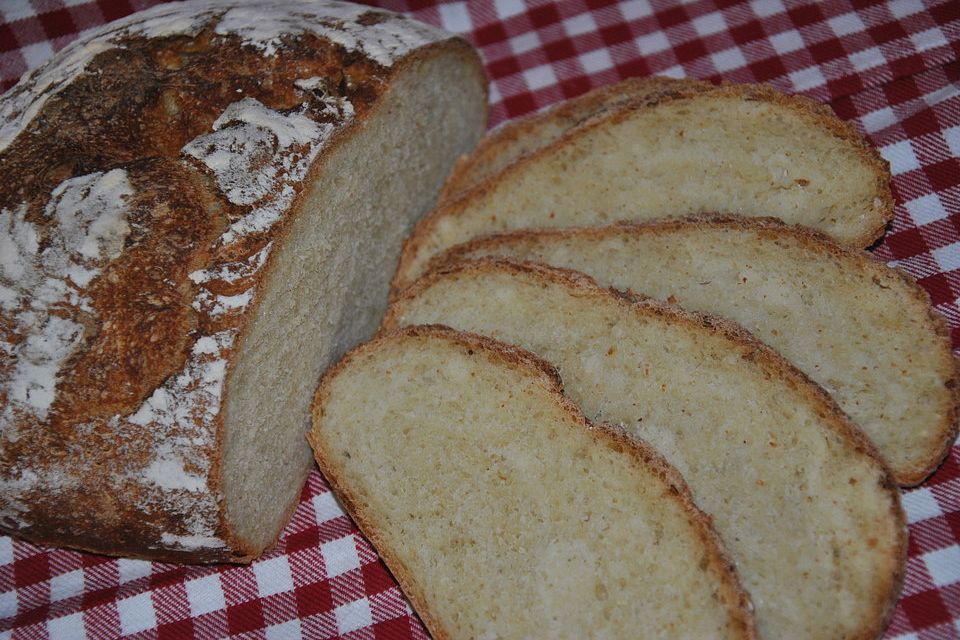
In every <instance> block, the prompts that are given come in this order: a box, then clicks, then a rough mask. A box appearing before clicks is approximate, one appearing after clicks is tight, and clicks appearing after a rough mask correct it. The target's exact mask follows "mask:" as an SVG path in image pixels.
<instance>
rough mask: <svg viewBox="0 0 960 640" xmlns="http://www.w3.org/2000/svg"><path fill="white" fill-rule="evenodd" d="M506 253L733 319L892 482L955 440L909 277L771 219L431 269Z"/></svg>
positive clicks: (951, 390) (489, 244) (941, 370)
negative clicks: (867, 444)
mask: <svg viewBox="0 0 960 640" xmlns="http://www.w3.org/2000/svg"><path fill="white" fill-rule="evenodd" d="M484 256H503V257H508V258H511V259H516V260H525V261H532V262H540V263H544V264H548V265H551V266H555V267H561V268H566V269H573V270H576V271H580V272H582V273H585V274H587V275H588V276H590V277H592V278H594V279H596V280H597V281H598V282H599V283H600V284H601V285H603V286H610V287H614V288H617V289H620V290H630V291H634V292H636V293H639V294H643V295H648V296H653V297H655V298H658V299H660V300H668V301H670V302H672V303H675V304H677V305H679V306H681V307H683V308H684V309H688V310H690V311H701V312H704V313H710V314H714V315H718V316H722V317H725V318H729V319H731V320H733V321H735V322H736V323H738V324H740V325H741V326H743V327H744V328H746V329H747V330H748V331H750V332H751V333H753V334H754V335H755V336H756V337H757V338H759V339H761V340H762V341H764V342H765V343H767V344H768V345H770V346H771V347H773V348H774V349H776V350H777V351H779V352H780V353H781V354H782V355H783V356H785V357H786V358H787V359H788V360H789V361H790V362H791V363H793V364H794V365H796V366H797V367H798V368H799V369H800V370H801V371H803V372H804V373H805V374H806V375H808V376H809V377H810V378H811V379H813V380H814V381H815V382H817V383H818V384H820V385H821V386H822V387H823V388H824V389H826V390H827V391H828V392H829V393H830V395H831V396H833V398H834V400H836V401H837V404H839V405H840V408H841V409H843V410H844V411H846V413H847V414H848V415H850V416H851V417H852V418H853V420H854V421H855V422H856V423H857V424H858V425H859V426H860V427H861V428H862V429H863V431H864V432H865V433H866V435H867V436H869V437H870V439H871V440H872V441H873V443H874V444H875V445H876V446H877V448H878V449H879V451H880V453H881V454H882V455H883V457H884V459H885V460H886V461H887V464H888V465H889V466H890V468H891V471H892V472H893V474H894V477H895V478H896V480H897V481H898V482H899V483H900V484H902V485H913V484H918V483H920V482H922V481H923V480H924V478H926V477H927V476H928V475H929V474H930V473H932V472H933V470H934V469H936V467H937V465H938V464H939V463H940V462H941V461H942V460H943V458H944V456H945V455H946V454H947V452H948V451H949V450H950V445H951V444H952V443H953V441H954V439H955V438H956V419H957V417H956V404H957V398H956V386H957V375H956V367H955V365H954V361H953V355H952V353H951V348H950V337H949V334H948V331H947V325H946V322H945V321H944V319H943V318H942V317H941V316H940V315H938V314H936V313H935V312H934V311H933V309H932V308H931V306H930V297H929V296H928V295H927V294H926V292H925V291H924V290H923V289H921V288H920V287H919V286H918V285H917V283H916V282H915V281H913V280H912V279H911V278H910V277H909V276H906V275H905V274H903V273H901V272H900V271H897V270H895V269H891V268H889V267H887V266H886V265H884V264H883V263H882V262H880V261H879V260H877V259H876V258H874V257H873V256H872V255H870V254H869V253H867V252H866V251H861V250H856V249H847V248H844V247H842V246H840V245H838V244H836V243H835V242H832V241H831V240H829V239H828V238H826V237H825V236H823V235H821V234H817V233H815V232H812V231H810V230H808V229H804V228H801V227H795V226H787V225H784V224H782V223H780V222H778V221H776V220H770V219H746V218H732V217H729V218H718V217H713V218H688V219H683V220H675V221H663V222H651V223H647V224H621V225H611V226H608V227H603V228H584V229H570V230H549V231H517V232H512V233H508V234H502V235H498V236H490V237H488V238H481V239H477V240H475V241H472V242H469V243H466V244H464V245H460V246H458V247H455V248H453V249H451V250H450V251H449V252H447V253H445V254H441V255H440V256H438V259H437V261H436V263H435V264H440V263H441V262H445V261H461V260H470V259H475V258H479V257H484Z"/></svg>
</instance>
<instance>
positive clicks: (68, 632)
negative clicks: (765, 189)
mask: <svg viewBox="0 0 960 640" xmlns="http://www.w3.org/2000/svg"><path fill="white" fill-rule="evenodd" d="M47 634H48V635H49V636H50V640H75V639H76V638H83V637H85V636H86V633H85V632H84V630H83V614H82V613H79V612H77V613H73V614H70V615H69V616H64V617H62V618H55V619H53V620H48V621H47Z"/></svg>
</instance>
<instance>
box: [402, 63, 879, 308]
mask: <svg viewBox="0 0 960 640" xmlns="http://www.w3.org/2000/svg"><path fill="white" fill-rule="evenodd" d="M612 89H613V88H610V89H609V90H612ZM693 97H703V98H706V99H709V98H716V97H738V98H742V99H745V100H748V101H756V102H767V103H771V104H776V105H778V106H781V107H783V108H785V109H787V110H789V111H792V112H794V113H795V114H797V115H798V116H799V117H800V118H802V119H804V120H807V121H808V122H811V123H812V124H814V125H816V126H821V127H823V128H825V129H827V130H828V131H829V132H830V133H832V134H833V135H834V136H836V137H837V138H839V139H840V140H843V141H844V142H847V143H849V144H850V145H851V146H852V147H853V148H854V149H855V150H856V151H857V152H858V155H859V157H860V158H861V159H862V160H863V161H864V163H865V164H867V166H868V167H870V169H871V170H872V172H873V174H874V186H875V197H876V198H877V199H879V200H880V203H879V206H878V207H877V210H876V211H875V218H876V221H875V222H874V224H872V225H871V226H870V227H868V228H867V229H865V230H864V231H863V232H862V233H861V234H860V236H858V237H857V238H855V239H854V240H852V241H851V242H850V243H849V244H850V245H852V246H857V247H861V248H862V247H868V246H870V245H871V244H873V243H874V242H876V241H877V240H878V239H879V238H881V237H882V236H883V233H884V231H885V230H886V227H887V225H888V224H889V223H890V220H892V219H893V214H894V209H893V207H894V199H893V192H892V191H891V188H890V163H889V162H887V161H886V160H884V159H883V157H882V156H881V155H880V153H879V152H878V151H877V150H876V149H874V148H873V147H871V146H870V145H869V144H867V142H866V141H865V140H864V139H863V137H862V136H861V135H860V134H859V133H858V132H857V130H856V128H855V127H854V126H853V125H851V124H850V123H848V122H844V121H843V120H841V119H840V118H838V117H837V115H836V114H834V113H833V111H831V110H830V108H829V107H827V106H825V105H822V104H820V103H818V102H816V101H814V100H812V99H810V98H807V97H805V96H799V95H786V94H783V93H780V92H779V91H777V90H775V89H773V88H772V87H770V86H768V85H762V84H760V85H752V84H723V85H720V86H718V87H715V88H714V89H713V90H709V89H707V90H704V89H703V87H702V83H700V82H696V81H690V82H689V84H688V87H687V88H681V87H677V89H676V90H673V91H668V92H665V93H663V94H662V95H660V96H659V97H658V99H656V100H650V101H640V103H639V104H638V103H627V104H625V105H623V106H622V107H620V108H614V109H612V110H609V111H606V112H602V113H601V114H599V115H598V116H597V117H596V118H592V119H590V120H589V122H587V123H585V124H584V125H582V126H580V127H576V128H575V129H573V130H571V131H569V132H568V133H566V134H565V135H563V136H562V137H560V138H559V139H557V140H556V141H554V142H553V143H551V144H549V145H547V146H546V147H543V148H541V149H538V150H537V151H535V152H534V153H531V154H528V155H526V156H523V157H521V158H520V159H519V160H517V161H516V162H514V163H513V164H511V165H509V166H507V167H506V168H505V169H504V170H503V171H501V172H500V173H498V174H496V175H494V176H491V177H490V178H488V179H487V180H486V181H484V182H482V183H481V184H479V185H478V186H477V187H475V188H473V189H471V190H470V191H467V192H466V193H464V194H462V195H461V196H460V197H459V198H458V199H456V200H452V201H449V202H445V203H443V204H441V205H440V206H438V207H437V208H435V209H433V210H432V211H430V212H429V213H428V214H427V215H426V216H424V217H423V218H422V219H421V220H420V221H419V222H418V223H417V224H416V226H415V227H414V228H413V231H412V232H411V233H410V235H409V236H408V237H407V239H406V240H405V241H404V244H403V248H402V250H401V253H400V260H399V261H398V263H397V270H396V272H395V273H394V276H393V278H392V280H391V283H390V290H391V298H393V297H395V296H396V295H397V294H398V293H399V292H400V291H402V290H403V289H404V288H406V287H407V286H409V285H410V284H411V283H412V282H413V280H414V279H415V277H411V274H410V269H411V267H412V263H413V261H414V259H415V258H416V256H417V254H418V253H419V251H420V249H421V247H422V246H423V244H424V242H425V240H426V239H427V238H428V237H429V236H430V235H431V232H432V231H433V229H434V228H435V227H436V226H437V224H438V221H439V220H440V219H441V218H445V217H452V218H455V217H456V216H457V215H459V214H460V213H461V212H462V211H463V210H464V209H465V208H466V205H467V203H469V202H470V201H472V200H478V199H481V198H483V197H484V196H485V194H486V193H487V192H489V191H491V189H492V188H494V187H495V186H496V185H498V184H500V183H501V182H503V180H504V176H505V175H507V174H508V173H510V172H512V171H515V170H517V168H518V167H522V166H524V165H526V164H530V163H533V162H536V161H537V160H538V159H539V158H541V157H543V156H545V155H547V154H549V153H551V152H552V151H553V150H555V149H558V148H560V147H562V146H563V145H565V144H568V143H569V142H570V140H571V139H574V138H576V137H579V136H583V135H587V134H588V133H589V132H590V131H591V130H593V129H594V128H597V127H601V126H604V125H606V124H616V123H617V122H620V121H622V120H625V119H626V118H628V117H630V115H631V114H632V113H633V112H634V111H636V110H639V109H642V108H651V107H656V106H659V105H660V104H666V103H667V102H671V101H674V100H682V99H688V98H693ZM480 144H481V145H482V144H483V142H481V143H480ZM421 275H422V274H421Z"/></svg>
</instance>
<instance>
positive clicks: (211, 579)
mask: <svg viewBox="0 0 960 640" xmlns="http://www.w3.org/2000/svg"><path fill="white" fill-rule="evenodd" d="M183 586H184V588H185V589H186V590H187V601H188V602H189V603H190V615H192V616H194V617H197V616H202V615H203V614H205V613H210V612H211V611H220V610H221V609H226V607H227V601H226V599H225V598H224V597H223V586H221V584H220V574H218V573H214V574H213V575H209V576H204V577H202V578H197V579H196V580H190V581H189V582H187V583H185V584H184V585H183Z"/></svg>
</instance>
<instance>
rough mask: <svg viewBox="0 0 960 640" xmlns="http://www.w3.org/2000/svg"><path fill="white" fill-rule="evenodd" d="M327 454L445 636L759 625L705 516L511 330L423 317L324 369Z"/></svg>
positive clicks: (694, 633) (324, 465) (347, 493)
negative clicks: (479, 331)
mask: <svg viewBox="0 0 960 640" xmlns="http://www.w3.org/2000/svg"><path fill="white" fill-rule="evenodd" d="M309 439H310V443H311V444H312V445H313V448H314V452H315V454H316V457H317V462H318V463H319V464H320V469H321V471H323V473H324V475H325V476H326V477H327V479H328V480H329V481H330V483H331V485H332V486H333V488H334V490H335V491H336V492H337V495H338V496H339V497H340V499H341V501H342V502H343V504H344V505H345V506H346V507H347V510H348V511H349V512H350V514H351V515H352V516H353V518H354V519H355V520H356V522H357V524H358V525H359V526H360V528H361V529H362V530H363V532H364V534H365V535H366V536H367V537H368V538H369V539H370V540H371V541H372V542H373V544H374V545H375V546H376V547H377V550H378V551H379V552H380V554H381V556H382V557H383V559H384V561H385V562H386V563H387V566H388V567H389V568H390V569H391V571H393V573H394V575H395V576H396V577H397V580H398V581H399V582H400V585H401V587H402V588H403V590H404V592H405V593H406V594H407V596H408V597H409V598H410V600H411V602H412V603H413V605H414V608H415V609H416V610H417V613H419V614H420V617H421V618H422V619H423V621H424V622H425V623H426V625H427V627H428V628H429V629H430V631H431V633H432V634H433V637H434V638H438V639H440V638H586V637H592V638H634V637H636V635H637V632H638V630H639V629H642V630H643V634H644V637H649V638H752V637H754V630H753V621H752V617H751V615H750V612H749V604H748V601H747V599H746V597H745V596H744V594H743V592H742V591H741V589H740V588H739V586H738V583H737V579H736V575H735V573H734V571H733V569H732V566H731V565H730V563H729V561H728V559H727V558H726V557H725V555H724V552H723V551H722V549H721V545H720V542H719V540H718V538H717V536H716V535H715V533H714V532H713V530H712V528H711V526H710V521H709V519H708V518H707V517H706V516H704V515H703V513H702V512H700V511H699V510H698V509H697V508H696V507H695V506H694V503H693V500H692V499H691V498H690V494H689V491H688V489H687V488H686V486H685V485H684V483H683V479H682V478H681V477H680V475H679V474H678V473H677V472H676V471H675V470H674V469H673V468H672V467H670V466H669V465H668V464H667V463H666V462H664V461H663V459H662V458H661V457H660V456H659V455H658V454H657V453H656V452H655V451H654V450H653V449H652V448H651V447H649V446H648V445H645V444H643V443H640V442H636V441H634V440H631V439H629V438H627V437H626V436H625V435H624V434H623V433H622V432H620V431H618V430H616V429H614V428H612V427H607V426H604V425H593V424H591V423H590V422H589V421H588V420H587V419H586V418H584V416H583V414H582V413H581V412H580V410H579V409H577V407H576V406H574V405H573V403H571V402H570V401H569V400H567V399H566V398H565V397H564V396H563V392H562V386H561V382H560V379H559V377H558V376H557V373H556V371H555V370H554V369H553V368H552V367H551V366H550V365H548V364H546V363H545V362H543V361H542V360H539V359H538V358H536V357H534V356H533V355H532V354H529V353H527V352H524V351H522V350H520V349H517V348H515V347H509V346H507V345H503V344H500V343H497V342H495V341H493V340H489V339H486V338H481V337H479V336H471V335H467V334H462V333H459V332H456V331H453V330H451V329H448V328H444V327H412V328H407V329H404V330H401V331H399V332H397V333H394V334H392V335H389V336H385V337H382V338H380V339H378V340H375V341H373V342H371V343H368V344H366V345H363V346H361V347H359V348H357V349H356V350H354V351H352V352H350V353H349V354H348V355H347V356H346V357H345V358H344V359H343V360H342V361H341V362H340V363H339V364H337V365H336V366H335V367H334V368H333V369H331V370H330V371H329V372H328V373H327V374H326V375H325V376H324V378H323V381H322V383H321V384H320V387H319V388H318V390H317V393H316V396H315V399H314V403H313V428H312V430H311V432H310V436H309Z"/></svg>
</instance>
